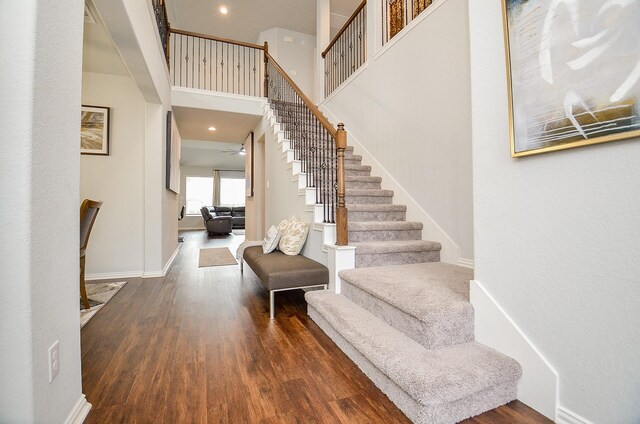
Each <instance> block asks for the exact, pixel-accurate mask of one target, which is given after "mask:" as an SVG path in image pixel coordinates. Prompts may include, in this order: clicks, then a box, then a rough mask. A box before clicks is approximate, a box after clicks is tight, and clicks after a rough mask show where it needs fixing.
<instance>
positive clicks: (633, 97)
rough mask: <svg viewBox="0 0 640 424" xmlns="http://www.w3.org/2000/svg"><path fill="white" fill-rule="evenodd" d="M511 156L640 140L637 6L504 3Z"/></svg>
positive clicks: (554, 0)
mask: <svg viewBox="0 0 640 424" xmlns="http://www.w3.org/2000/svg"><path fill="white" fill-rule="evenodd" d="M502 8H503V19H504V32H505V47H506V57H507V76H508V92H509V121H510V136H511V155H512V156H513V157H520V156H528V155H532V154H537V153H544V152H550V151H554V150H561V149H569V148H572V147H578V146H586V145H591V144H597V143H605V142H609V141H615V140H621V139H627V138H632V137H638V136H640V43H639V42H638V40H640V25H638V22H640V0H625V1H624V2H614V1H607V2H603V1H602V0H580V1H579V2H578V1H571V0H502Z"/></svg>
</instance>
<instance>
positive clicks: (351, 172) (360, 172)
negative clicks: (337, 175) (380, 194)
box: [344, 168, 371, 177]
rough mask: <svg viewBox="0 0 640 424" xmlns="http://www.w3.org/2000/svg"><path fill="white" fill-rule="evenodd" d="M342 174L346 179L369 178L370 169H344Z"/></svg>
mask: <svg viewBox="0 0 640 424" xmlns="http://www.w3.org/2000/svg"><path fill="white" fill-rule="evenodd" d="M344 174H345V175H346V176H347V177H349V176H354V177H355V176H362V177H369V176H371V169H370V168H365V169H349V168H346V169H345V170H344Z"/></svg>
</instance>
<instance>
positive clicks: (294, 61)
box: [258, 28, 316, 100]
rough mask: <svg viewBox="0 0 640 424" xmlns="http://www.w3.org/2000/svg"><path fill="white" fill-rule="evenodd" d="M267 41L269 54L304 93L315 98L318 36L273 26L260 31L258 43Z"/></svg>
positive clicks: (312, 98)
mask: <svg viewBox="0 0 640 424" xmlns="http://www.w3.org/2000/svg"><path fill="white" fill-rule="evenodd" d="M285 39H287V40H290V41H285ZM265 41H267V42H268V43H269V54H270V55H271V56H272V57H273V58H274V59H275V60H276V61H277V62H278V64H279V65H280V66H281V67H282V69H284V70H285V71H286V72H287V73H288V74H289V76H290V77H291V79H292V80H293V81H294V82H295V83H296V84H297V85H298V87H300V89H301V90H302V91H303V92H304V94H305V95H307V97H309V98H310V99H311V100H314V99H315V63H316V62H315V60H316V54H315V52H316V37H314V36H313V35H309V34H303V33H301V32H296V31H291V30H288V29H284V28H272V29H270V30H267V31H263V32H261V33H260V37H259V38H258V44H262V43H264V42H265Z"/></svg>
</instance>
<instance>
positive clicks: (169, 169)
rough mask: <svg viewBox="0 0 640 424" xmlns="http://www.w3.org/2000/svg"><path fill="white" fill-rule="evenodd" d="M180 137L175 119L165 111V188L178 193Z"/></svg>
mask: <svg viewBox="0 0 640 424" xmlns="http://www.w3.org/2000/svg"><path fill="white" fill-rule="evenodd" d="M181 145H182V138H180V133H179V132H178V126H177V125H176V120H175V119H174V118H173V114H172V113H171V111H169V112H167V144H166V148H167V152H166V157H167V160H166V183H165V187H166V188H167V190H171V191H173V192H174V193H176V194H180V150H181V149H180V148H181Z"/></svg>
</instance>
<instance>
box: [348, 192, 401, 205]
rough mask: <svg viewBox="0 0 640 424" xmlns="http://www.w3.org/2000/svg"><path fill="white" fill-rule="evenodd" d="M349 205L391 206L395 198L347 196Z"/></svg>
mask: <svg viewBox="0 0 640 424" xmlns="http://www.w3.org/2000/svg"><path fill="white" fill-rule="evenodd" d="M346 202H347V206H348V205H390V204H391V203H392V202H393V196H350V195H347V196H346Z"/></svg>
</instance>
